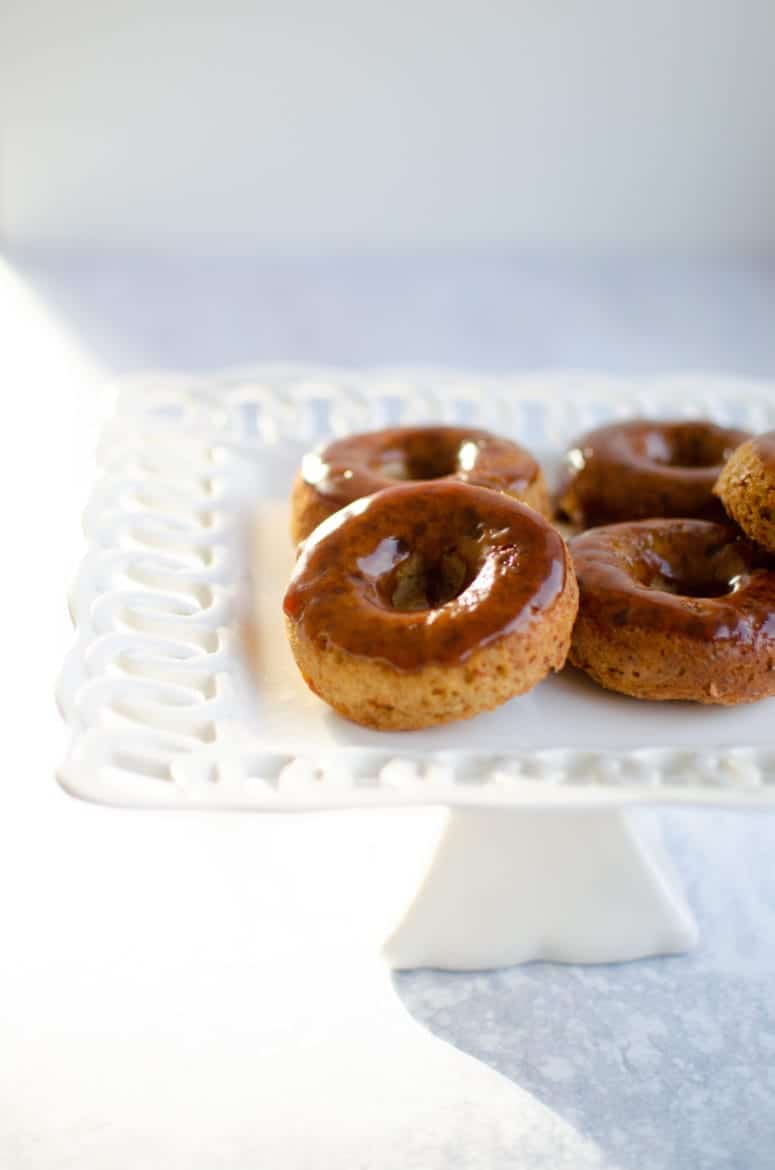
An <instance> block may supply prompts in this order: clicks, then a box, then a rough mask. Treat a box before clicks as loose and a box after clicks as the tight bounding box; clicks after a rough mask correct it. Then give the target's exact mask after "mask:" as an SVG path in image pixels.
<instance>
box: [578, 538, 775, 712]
mask: <svg viewBox="0 0 775 1170" xmlns="http://www.w3.org/2000/svg"><path fill="white" fill-rule="evenodd" d="M570 551H571V556H572V558H573V563H574V566H575V569H576V576H577V578H578V584H579V615H578V618H577V620H576V625H575V628H574V631H573V641H572V645H571V651H570V661H571V662H572V663H573V664H574V665H575V666H578V667H580V668H581V669H582V670H584V671H586V672H587V674H588V675H590V676H591V677H592V678H593V679H594V680H595V682H597V683H600V685H601V686H604V687H607V688H608V689H609V690H612V691H620V692H621V693H622V694H625V695H633V696H635V697H636V698H639V699H690V700H693V701H694V702H697V703H721V704H733V703H749V702H752V701H753V700H754V699H762V698H765V697H766V696H767V695H773V694H775V571H773V568H772V567H770V566H771V565H772V562H771V561H770V560H769V559H768V558H767V557H766V555H765V554H764V553H762V551H761V549H758V548H757V547H756V546H755V545H753V544H751V543H750V542H749V541H747V540H746V539H745V538H744V537H742V536H741V535H740V533H739V532H737V530H736V529H733V528H732V526H731V525H728V524H717V523H714V522H711V521H707V520H676V519H673V520H642V521H640V522H633V523H630V524H612V525H609V526H608V527H603V528H594V529H591V530H590V531H588V532H585V533H582V534H581V535H580V536H576V537H574V538H573V539H572V540H571V542H570Z"/></svg>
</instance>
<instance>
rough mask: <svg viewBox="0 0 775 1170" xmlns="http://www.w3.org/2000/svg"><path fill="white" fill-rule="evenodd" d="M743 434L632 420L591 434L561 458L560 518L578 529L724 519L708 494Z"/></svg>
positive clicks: (711, 426)
mask: <svg viewBox="0 0 775 1170" xmlns="http://www.w3.org/2000/svg"><path fill="white" fill-rule="evenodd" d="M747 438H749V435H748V433H747V432H746V431H739V430H732V429H729V428H727V427H719V426H715V425H714V424H713V423H709V422H700V421H697V422H655V421H651V420H646V419H635V420H633V421H631V422H622V423H612V424H611V425H609V426H605V427H599V428H598V429H597V430H594V431H589V433H588V434H586V435H582V437H581V438H580V439H577V440H576V442H575V443H574V444H573V445H572V446H571V448H570V449H569V450H568V451H567V452H566V455H565V468H564V472H563V474H562V477H561V483H560V486H559V490H558V492H557V513H558V515H559V517H560V518H561V519H564V520H567V521H569V522H570V523H571V524H573V525H575V526H577V527H579V528H592V527H595V526H596V525H598V524H615V523H618V522H619V521H622V520H645V519H648V518H649V517H652V516H686V517H699V518H706V519H710V520H722V519H723V516H724V513H723V509H722V508H721V507H720V506H719V504H718V501H717V500H715V499H714V497H713V487H714V484H715V483H716V480H717V479H718V477H719V474H720V472H721V468H722V467H723V465H724V464H725V463H726V461H727V459H728V458H729V456H730V455H731V453H732V451H734V449H735V448H736V447H738V446H739V445H740V444H741V443H742V442H744V441H745V440H746V439H747Z"/></svg>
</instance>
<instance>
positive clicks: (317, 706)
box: [59, 366, 775, 810]
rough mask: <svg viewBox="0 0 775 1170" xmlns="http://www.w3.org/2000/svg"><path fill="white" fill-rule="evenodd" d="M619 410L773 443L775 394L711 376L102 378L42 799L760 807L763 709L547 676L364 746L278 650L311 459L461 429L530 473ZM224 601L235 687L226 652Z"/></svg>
mask: <svg viewBox="0 0 775 1170" xmlns="http://www.w3.org/2000/svg"><path fill="white" fill-rule="evenodd" d="M632 415H650V416H653V417H659V416H662V417H692V416H703V417H708V418H711V419H714V420H716V421H718V422H722V423H735V424H737V425H740V426H743V427H747V428H749V429H751V430H754V431H756V430H765V429H772V428H775V392H774V391H773V388H772V387H771V386H768V385H765V384H759V383H752V382H748V381H742V380H732V379H720V380H719V379H708V378H683V377H682V378H670V379H668V378H661V379H656V380H655V379H650V380H645V381H637V382H634V381H624V380H618V379H610V378H601V377H591V376H583V377H582V376H535V377H520V378H494V377H477V376H476V375H473V374H461V373H456V372H452V371H449V370H440V371H432V370H427V369H426V370H421V371H402V370H398V371H375V372H366V371H364V372H352V371H350V372H347V371H341V370H319V369H311V368H308V367H287V366H283V367H279V366H267V367H260V368H255V369H250V370H247V371H233V372H228V373H226V374H223V375H220V376H212V377H207V378H201V379H197V378H186V377H182V376H180V377H178V376H172V377H171V376H151V375H149V376H144V377H141V378H138V379H133V380H131V381H128V382H126V383H124V385H123V386H122V388H121V393H120V395H119V399H118V407H117V414H116V416H115V419H114V420H113V422H112V423H111V424H109V426H108V427H107V429H106V431H105V434H104V436H103V439H102V442H101V445H100V449H99V465H100V469H101V476H100V479H99V480H98V482H97V484H96V486H95V488H94V492H93V494H92V498H91V500H90V502H89V505H88V507H87V509H86V513H85V519H84V527H85V533H86V539H87V542H88V550H87V552H86V555H85V557H84V560H83V563H82V565H81V568H80V571H79V573H78V576H77V580H76V582H75V585H74V587H73V590H72V595H71V608H72V613H73V619H74V623H75V626H76V641H75V645H74V647H73V649H72V651H71V653H70V654H69V656H68V658H67V661H66V663H65V665H64V668H63V671H62V675H61V679H60V685H59V699H60V704H61V708H62V711H63V713H64V716H65V718H66V720H67V722H68V723H69V725H70V727H71V729H72V741H71V744H70V748H69V751H68V754H67V757H66V759H65V761H64V762H63V764H62V767H61V769H60V772H59V777H60V780H61V782H62V784H63V785H64V786H65V788H66V789H67V790H68V791H70V792H72V793H73V794H75V795H78V796H82V797H86V798H89V799H92V800H97V801H102V802H105V803H110V804H119V805H130V806H131V805H138V806H157V807H158V806H173V807H197V808H201V807H207V808H239V809H257V810H273V809H274V810H292V809H299V810H301V809H313V808H315V809H324V808H332V807H346V806H359V805H409V804H446V805H450V806H480V807H487V806H504V805H529V806H541V805H549V804H551V805H557V804H559V805H563V806H578V805H587V804H594V805H598V806H599V805H601V804H602V805H619V804H622V803H625V802H633V801H654V802H660V803H665V802H668V801H683V802H714V801H715V802H726V803H738V802H753V803H766V802H769V801H772V800H773V798H774V797H775V745H773V734H772V725H773V715H774V714H775V706H773V704H772V702H770V701H767V702H762V703H758V704H753V705H750V706H743V707H739V708H736V709H735V708H731V709H729V708H727V709H724V708H713V707H700V706H695V705H692V704H685V703H653V704H650V703H644V702H638V701H636V700H632V699H628V698H625V697H623V696H616V695H612V694H609V693H607V692H605V691H603V690H601V689H599V688H598V687H596V686H594V685H593V684H592V683H591V682H589V681H588V680H587V679H586V678H585V677H584V676H582V675H581V674H579V673H578V672H576V671H574V670H572V669H570V668H569V669H566V670H565V671H564V672H563V673H562V674H561V675H558V676H555V677H553V678H551V679H548V680H547V681H546V682H544V683H542V684H541V685H540V686H539V687H537V688H536V689H535V690H533V691H532V692H531V693H529V694H527V695H524V696H522V697H520V698H517V699H514V700H512V701H511V702H510V703H507V704H506V705H505V706H503V707H501V708H500V709H499V710H497V711H495V712H492V713H489V714H486V715H481V716H479V717H477V718H476V719H474V720H471V721H467V722H464V723H458V724H452V725H450V726H448V727H443V728H435V729H432V730H429V731H424V732H409V733H382V732H375V731H370V730H367V729H365V728H361V727H358V726H356V725H354V724H351V723H348V722H347V721H345V720H343V719H341V718H340V717H339V716H337V715H335V714H334V713H333V712H332V711H331V710H330V709H329V708H328V707H326V705H325V704H323V703H322V702H321V701H320V700H319V699H317V698H316V697H315V696H314V695H312V694H311V693H310V692H309V691H308V690H307V689H306V687H305V686H304V684H303V682H302V680H301V678H300V676H299V675H298V672H297V671H296V668H295V665H294V663H293V661H292V659H291V656H290V652H289V650H288V648H287V645H286V642H285V636H284V630H283V624H282V618H281V610H280V602H281V598H282V593H283V591H284V588H285V583H286V581H287V577H288V573H289V571H290V567H291V565H292V561H293V550H292V548H291V545H290V541H289V538H288V514H287V498H288V492H289V488H290V484H291V481H292V477H293V474H294V472H295V469H296V467H297V466H298V463H299V460H300V457H301V455H302V453H303V452H304V451H305V450H307V449H308V448H309V447H310V446H312V445H314V444H316V443H318V442H319V441H321V440H322V439H324V438H327V437H329V436H331V435H337V434H344V433H347V432H351V431H354V430H366V429H371V428H375V427H381V426H385V425H388V424H396V423H401V422H417V421H424V422H433V421H446V422H452V421H460V422H464V423H471V424H472V425H478V426H484V427H489V428H490V429H493V430H497V431H498V432H499V433H502V434H505V435H510V436H513V437H515V438H517V439H519V440H520V441H521V442H523V443H525V444H526V445H527V446H529V447H531V449H532V450H533V451H534V452H535V453H536V455H537V456H538V457H539V458H540V459H541V461H542V462H543V463H544V465H545V467H546V468H547V470H548V472H549V474H550V476H551V475H552V473H553V471H554V469H555V468H556V464H557V460H558V457H559V456H560V454H561V452H562V450H563V448H564V447H565V446H566V444H567V443H568V442H569V441H570V440H571V439H573V438H574V437H575V436H576V435H578V434H579V433H580V432H581V431H583V430H585V429H587V428H589V427H590V426H593V425H596V424H599V423H602V422H603V421H606V420H609V419H614V418H624V417H628V416H632ZM251 578H252V580H251ZM246 607H249V608H250V611H251V613H252V614H253V616H254V618H255V622H256V631H257V637H256V642H257V647H258V655H257V659H258V665H257V670H256V672H255V677H251V675H250V673H249V672H248V669H247V667H246V662H245V657H244V654H243V650H242V638H241V634H240V631H241V627H242V619H243V618H244V616H245V613H246Z"/></svg>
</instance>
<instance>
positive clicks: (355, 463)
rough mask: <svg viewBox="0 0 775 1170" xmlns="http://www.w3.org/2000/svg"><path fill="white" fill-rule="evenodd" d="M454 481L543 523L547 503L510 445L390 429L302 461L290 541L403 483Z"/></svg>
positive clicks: (528, 458) (455, 431)
mask: <svg viewBox="0 0 775 1170" xmlns="http://www.w3.org/2000/svg"><path fill="white" fill-rule="evenodd" d="M435 479H457V480H460V481H461V482H463V483H470V484H474V485H476V486H478V487H487V488H492V489H494V490H495V491H500V492H507V493H508V494H509V495H512V496H514V497H515V498H516V499H518V500H521V501H522V502H523V503H525V504H529V505H530V507H531V508H535V510H536V511H537V512H541V513H542V514H543V515H545V516H548V515H549V510H550V509H549V497H548V494H547V490H546V484H545V482H544V477H543V473H542V471H541V468H540V467H539V465H538V463H537V462H536V460H535V459H534V458H533V456H532V455H531V454H530V452H529V451H526V450H525V448H524V447H520V446H519V444H518V443H512V442H511V441H510V440H508V439H499V438H498V437H497V436H496V435H492V434H490V432H489V431H482V430H478V429H476V428H471V427H443V426H423V427H390V428H388V429H386V430H382V431H371V432H369V433H366V434H360V435H350V436H348V437H347V438H345V439H335V440H334V441H333V442H332V443H328V444H327V445H326V446H324V447H322V448H320V449H319V450H317V451H313V452H312V453H310V454H309V455H306V456H305V457H304V459H303V461H302V465H301V470H300V472H299V474H298V476H297V478H296V482H295V484H294V487H293V493H292V496H291V535H292V537H293V539H294V541H295V542H296V543H298V542H299V541H301V540H304V539H305V538H306V537H307V536H309V534H310V532H312V530H313V528H317V526H318V524H320V523H321V521H323V520H325V519H326V518H327V517H328V516H331V515H333V513H334V512H338V511H339V509H340V508H343V507H345V505H347V504H351V503H352V502H353V500H358V499H361V498H362V497H363V496H371V495H373V494H374V493H375V492H379V491H382V490H383V489H384V488H388V487H394V486H395V484H396V481H397V480H398V481H401V480H435Z"/></svg>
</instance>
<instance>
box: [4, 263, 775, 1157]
mask: <svg viewBox="0 0 775 1170" xmlns="http://www.w3.org/2000/svg"><path fill="white" fill-rule="evenodd" d="M14 260H15V277H14V280H15V281H20V282H21V285H22V286H23V290H24V303H25V305H28V302H29V305H28V307H29V306H32V307H31V308H30V313H31V314H33V313H37V314H39V315H40V317H41V319H42V318H45V319H46V320H47V321H53V322H55V324H56V329H57V331H58V334H61V336H63V337H65V338H66V344H67V347H69V348H68V350H67V352H68V353H70V354H72V352H73V351H74V350H77V351H78V352H79V353H81V354H82V355H83V357H84V360H85V361H88V364H89V368H90V370H91V371H92V372H94V370H95V369H96V370H98V371H99V372H100V373H110V372H123V371H126V370H133V369H138V368H143V367H151V366H156V367H166V368H182V369H195V370H202V369H207V368H215V367H218V366H222V365H227V364H233V363H242V362H251V361H256V360H262V359H284V358H288V359H293V360H310V361H323V362H331V363H336V364H345V365H347V364H353V365H355V364H369V365H373V364H377V363H383V362H384V363H390V364H400V363H404V362H407V363H408V362H411V363H416V362H422V361H428V362H430V363H434V364H436V365H438V364H447V365H453V366H454V365H458V366H466V367H472V368H477V367H478V368H482V369H487V370H520V369H530V370H536V369H541V368H547V369H548V368H552V369H558V368H579V367H581V368H585V369H599V370H601V371H615V372H620V373H627V372H629V371H631V372H634V373H640V372H644V371H668V370H674V369H681V370H706V371H710V372H722V371H723V372H730V373H744V374H749V375H755V376H761V377H775V328H773V320H775V264H767V263H764V262H751V263H743V262H731V261H729V262H722V261H717V262H709V261H703V262H690V261H688V260H687V261H682V262H677V261H674V262H669V263H668V262H666V261H661V262H660V261H654V260H649V261H646V260H641V261H635V260H631V261H614V260H608V261H600V262H595V261H592V260H584V259H575V260H569V259H565V260H561V259H559V258H545V257H540V256H527V257H524V256H522V257H521V256H508V255H503V254H500V253H495V252H493V253H491V254H477V255H460V256H453V255H448V254H439V255H432V256H428V257H424V258H421V257H411V256H382V257H377V256H374V257H369V258H363V257H350V258H342V259H337V260H332V259H307V260H303V259H294V260H280V259H272V260H263V261H253V260H248V259H244V258H234V259H230V260H229V259H219V260H209V261H206V260H200V261H195V260H192V259H177V260H174V259H164V258H153V257H148V256H145V257H143V256H137V255H126V256H113V257H102V258H98V257H93V256H91V257H90V256H86V255H69V256H65V255H59V256H53V255H48V256H47V255H42V254H38V255H36V256H33V255H28V256H26V257H18V256H17V257H15V258H14ZM35 335H36V334H35V332H34V330H31V333H30V337H31V338H32V337H33V336H35ZM33 344H34V343H33V342H30V351H29V356H30V361H32V358H33V354H32V346H33ZM70 393H71V397H70V398H69V399H68V400H67V402H62V401H60V402H58V403H55V402H54V400H53V397H52V400H51V408H50V420H49V421H50V425H51V426H54V427H57V426H61V427H62V428H66V427H67V425H68V419H69V417H70V416H71V415H72V414H73V413H74V412H75V413H77V412H78V411H80V410H81V409H83V410H84V412H85V411H86V410H87V405H86V403H87V400H86V398H84V400H83V403H81V402H79V401H78V400H77V398H75V397H72V394H73V393H77V391H73V390H72V385H71V390H70ZM30 425H33V424H32V423H31V424H30ZM61 433H62V434H65V433H67V434H72V435H73V436H75V434H76V431H75V429H72V428H71V430H70V431H66V430H64V429H63V431H62V432H61ZM73 442H75V439H73ZM59 446H60V447H61V446H62V443H61V442H60V444H59ZM73 449H75V448H73ZM52 452H53V447H52ZM60 454H61V452H60ZM53 458H54V455H53V454H52V459H53ZM70 506H71V505H70V504H69V503H68V507H70ZM74 506H75V505H74V504H72V507H73V508H74ZM50 665H51V664H50V663H49V666H50ZM46 669H48V667H46ZM39 748H40V745H38V748H37V749H33V747H30V752H33V751H34V750H39ZM30 758H33V757H32V756H30ZM35 758H37V757H35ZM41 758H42V757H41ZM0 800H2V801H3V803H4V806H5V815H4V816H3V817H0V846H2V848H0V879H1V880H2V883H3V886H4V888H5V889H6V890H7V889H8V888H10V886H11V885H12V886H13V889H14V890H15V894H14V898H13V901H11V900H9V899H7V900H6V901H5V902H3V903H2V905H3V917H2V929H3V931H4V942H5V952H4V953H5V954H6V955H12V956H13V959H12V961H11V963H10V964H5V970H4V971H3V972H2V974H0V1004H2V1008H1V1009H0V1041H2V1042H1V1043H0V1163H2V1164H3V1165H8V1166H9V1167H11V1166H13V1168H14V1170H25V1168H27V1167H30V1168H33V1170H49V1168H53V1167H59V1166H71V1165H72V1166H75V1165H78V1166H79V1170H97V1168H98V1167H99V1170H104V1167H105V1166H107V1165H110V1166H111V1167H116V1168H120V1170H123V1168H124V1167H127V1168H129V1167H132V1168H135V1167H138V1168H139V1167H141V1166H142V1167H146V1166H147V1167H154V1170H156V1167H161V1166H164V1167H165V1168H166V1167H170V1168H174V1170H178V1168H180V1170H183V1168H184V1167H185V1168H186V1170H191V1168H194V1170H196V1168H199V1167H201V1168H202V1170H264V1168H265V1167H269V1166H271V1167H272V1170H296V1168H299V1170H307V1168H308V1167H309V1168H312V1167H327V1166H332V1167H333V1166H336V1167H337V1168H340V1167H341V1168H343V1170H344V1168H345V1167H346V1168H349V1167H353V1168H354V1167H359V1168H363V1170H381V1168H383V1167H385V1168H387V1167H389V1166H393V1167H395V1166H401V1167H410V1166H412V1167H414V1166H417V1167H418V1168H419V1167H422V1168H423V1170H431V1168H434V1167H438V1168H439V1170H442V1168H443V1170H447V1168H454V1167H463V1166H466V1167H468V1166H470V1167H474V1166H476V1167H479V1166H487V1167H498V1168H500V1167H507V1166H508V1167H510V1168H511V1167H525V1168H527V1167H529V1168H530V1170H533V1168H534V1167H547V1168H551V1170H561V1168H562V1167H568V1168H570V1167H572V1168H573V1170H583V1168H584V1167H592V1166H610V1167H612V1168H617V1170H722V1168H723V1170H733V1168H734V1170H742V1168H745V1170H771V1168H772V1167H773V1165H775V866H773V860H772V859H773V856H775V817H772V816H770V815H767V814H765V813H758V812H757V813H746V814H743V813H740V812H731V811H730V812H725V811H712V812H711V811H681V812H672V813H670V814H662V815H661V817H660V819H661V821H662V823H663V826H664V829H665V832H666V835H667V839H668V844H669V846H670V850H671V853H672V856H673V859H674V861H675V863H676V865H677V868H678V869H679V871H680V873H681V875H682V877H683V879H684V881H685V884H686V887H687V891H688V896H689V899H690V901H691V904H692V906H693V908H694V910H695V912H696V914H697V917H698V919H699V923H700V928H701V931H702V940H701V943H700V947H699V949H698V950H697V951H696V952H695V953H694V954H692V955H690V956H685V957H680V958H671V959H661V960H652V961H647V962H639V963H632V964H627V965H622V966H618V967H607V968H601V967H598V968H581V967H564V968H562V967H556V966H551V965H546V964H535V965H532V966H529V967H525V968H519V969H511V970H506V971H501V972H497V973H486V972H483V973H477V974H472V975H460V974H458V975H452V974H442V973H438V972H416V973H412V974H406V975H402V976H399V977H397V978H395V979H393V980H392V988H393V989H394V991H395V993H397V998H396V995H394V994H393V993H392V991H391V981H389V980H388V979H387V978H386V977H383V975H382V973H380V972H379V970H378V968H377V965H376V963H374V962H373V961H372V958H371V956H372V954H373V952H374V950H375V948H376V943H377V941H378V939H379V937H380V930H381V929H382V927H383V926H384V921H386V920H387V918H388V917H389V913H390V909H391V906H392V905H393V903H392V901H391V897H392V895H391V882H394V881H395V880H396V876H395V875H396V866H395V863H396V857H397V856H400V855H402V854H404V855H406V856H407V857H408V856H410V855H411V857H413V858H414V859H415V861H416V858H417V857H419V856H421V854H422V849H423V847H424V846H423V842H426V843H427V840H430V835H432V833H433V832H435V831H437V829H438V814H436V813H435V812H433V811H430V812H423V813H419V814H400V815H398V816H395V815H392V814H388V815H387V816H385V815H380V816H374V815H371V814H369V815H366V814H357V816H339V815H338V816H332V817H330V818H329V817H326V818H319V817H317V818H316V817H298V818H283V817H278V818H277V819H276V820H270V819H269V818H241V817H218V816H208V817H193V818H190V817H185V816H183V817H181V816H178V815H171V816H164V815H159V814H132V813H117V812H110V811H107V810H102V809H95V808H89V807H87V806H83V805H77V804H76V803H75V802H72V801H69V800H68V799H66V798H65V797H64V796H62V795H61V794H60V793H59V792H57V791H56V789H55V787H54V785H53V781H52V780H51V779H50V777H49V776H48V775H47V774H44V773H43V772H41V773H40V774H36V776H35V777H32V778H30V783H29V784H27V785H26V786H25V789H24V791H23V792H21V793H14V792H12V791H11V788H9V787H8V786H6V788H5V790H4V792H3V794H2V797H0ZM650 815H653V814H650ZM10 826H13V828H12V829H11V827H10ZM334 852H335V853H336V856H337V858H338V859H339V862H340V868H339V869H338V870H337V873H336V874H335V875H334V876H333V877H332V876H331V875H330V874H329V875H327V876H326V871H327V868H328V867H327V859H330V857H331V856H332V854H333V853H334ZM41 867H43V868H41ZM321 875H323V876H321ZM379 875H381V877H380V876H379ZM378 879H379V880H378ZM327 883H328V884H327ZM362 886H363V887H364V889H361V888H360V887H362ZM383 920H384V921H383ZM354 923H357V924H358V925H357V929H356V927H355V926H354V925H353V924H354ZM354 940H355V941H354ZM411 1017H413V1018H414V1020H413V1019H412V1018H411ZM414 1021H419V1022H420V1023H421V1024H423V1025H425V1026H427V1028H429V1029H430V1030H431V1031H432V1032H433V1033H434V1034H435V1035H436V1036H437V1037H440V1038H442V1039H443V1040H446V1041H450V1042H451V1044H452V1045H454V1046H456V1048H457V1049H459V1050H461V1052H462V1053H463V1054H466V1055H461V1054H460V1053H457V1052H455V1051H454V1050H453V1049H451V1048H449V1047H447V1046H446V1045H443V1044H438V1043H436V1042H433V1043H430V1042H429V1041H428V1040H427V1037H426V1036H425V1034H424V1033H421V1031H420V1029H419V1028H417V1027H416V1024H415V1023H414ZM3 1052H4V1053H5V1056H3V1055H1V1054H2V1053H3ZM9 1054H10V1056H9ZM471 1058H476V1059H475V1060H473V1059H471ZM493 1070H494V1071H493Z"/></svg>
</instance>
